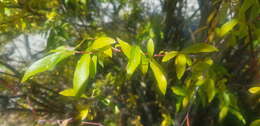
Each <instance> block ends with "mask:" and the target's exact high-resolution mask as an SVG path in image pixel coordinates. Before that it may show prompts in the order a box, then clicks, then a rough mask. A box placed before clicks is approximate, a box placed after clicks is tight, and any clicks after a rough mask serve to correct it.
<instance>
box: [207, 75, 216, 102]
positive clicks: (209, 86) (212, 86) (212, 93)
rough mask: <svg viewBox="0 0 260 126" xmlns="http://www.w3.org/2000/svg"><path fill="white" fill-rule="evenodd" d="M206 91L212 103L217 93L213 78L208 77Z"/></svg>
mask: <svg viewBox="0 0 260 126" xmlns="http://www.w3.org/2000/svg"><path fill="white" fill-rule="evenodd" d="M205 86H206V92H207V96H208V103H210V102H211V101H212V100H213V99H214V97H215V94H216V90H215V82H214V80H212V79H207V80H206V83H205Z"/></svg>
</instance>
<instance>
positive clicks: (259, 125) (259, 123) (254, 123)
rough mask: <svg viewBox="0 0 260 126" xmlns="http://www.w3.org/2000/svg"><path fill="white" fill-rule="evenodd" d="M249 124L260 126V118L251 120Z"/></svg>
mask: <svg viewBox="0 0 260 126" xmlns="http://www.w3.org/2000/svg"><path fill="white" fill-rule="evenodd" d="M250 126H260V119H257V120H255V121H253V122H252V123H251V124H250Z"/></svg>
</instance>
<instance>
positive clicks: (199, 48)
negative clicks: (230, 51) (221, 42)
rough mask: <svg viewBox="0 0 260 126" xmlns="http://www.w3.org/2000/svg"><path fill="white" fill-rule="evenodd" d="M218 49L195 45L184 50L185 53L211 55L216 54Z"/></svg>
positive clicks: (205, 45)
mask: <svg viewBox="0 0 260 126" xmlns="http://www.w3.org/2000/svg"><path fill="white" fill-rule="evenodd" d="M216 51H218V49H217V48H216V47H214V46H212V45H209V44H206V43H195V44H193V45H191V46H189V47H187V48H185V49H183V50H182V52H184V53H209V52H216Z"/></svg>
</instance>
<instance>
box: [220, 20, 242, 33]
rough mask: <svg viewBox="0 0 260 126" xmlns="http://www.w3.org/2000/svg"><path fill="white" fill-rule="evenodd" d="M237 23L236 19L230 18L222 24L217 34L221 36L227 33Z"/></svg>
mask: <svg viewBox="0 0 260 126" xmlns="http://www.w3.org/2000/svg"><path fill="white" fill-rule="evenodd" d="M237 23H238V20H237V19H232V20H230V21H228V22H226V23H225V24H223V25H222V26H221V28H220V29H219V31H218V34H219V36H220V37H223V36H225V35H226V34H228V33H229V32H230V31H231V30H232V29H233V28H234V27H235V26H236V25H237Z"/></svg>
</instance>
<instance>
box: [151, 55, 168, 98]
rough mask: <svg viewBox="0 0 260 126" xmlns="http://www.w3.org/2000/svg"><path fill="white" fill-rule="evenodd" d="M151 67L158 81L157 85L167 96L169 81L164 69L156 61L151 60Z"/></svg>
mask: <svg viewBox="0 0 260 126" xmlns="http://www.w3.org/2000/svg"><path fill="white" fill-rule="evenodd" d="M150 67H151V69H152V71H153V74H154V77H155V79H156V81H157V85H158V87H159V90H160V91H161V93H162V94H164V95H165V93H166V88H167V80H166V76H165V74H164V71H163V68H162V67H161V66H160V64H158V63H157V62H156V61H155V60H154V59H151V60H150Z"/></svg>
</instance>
